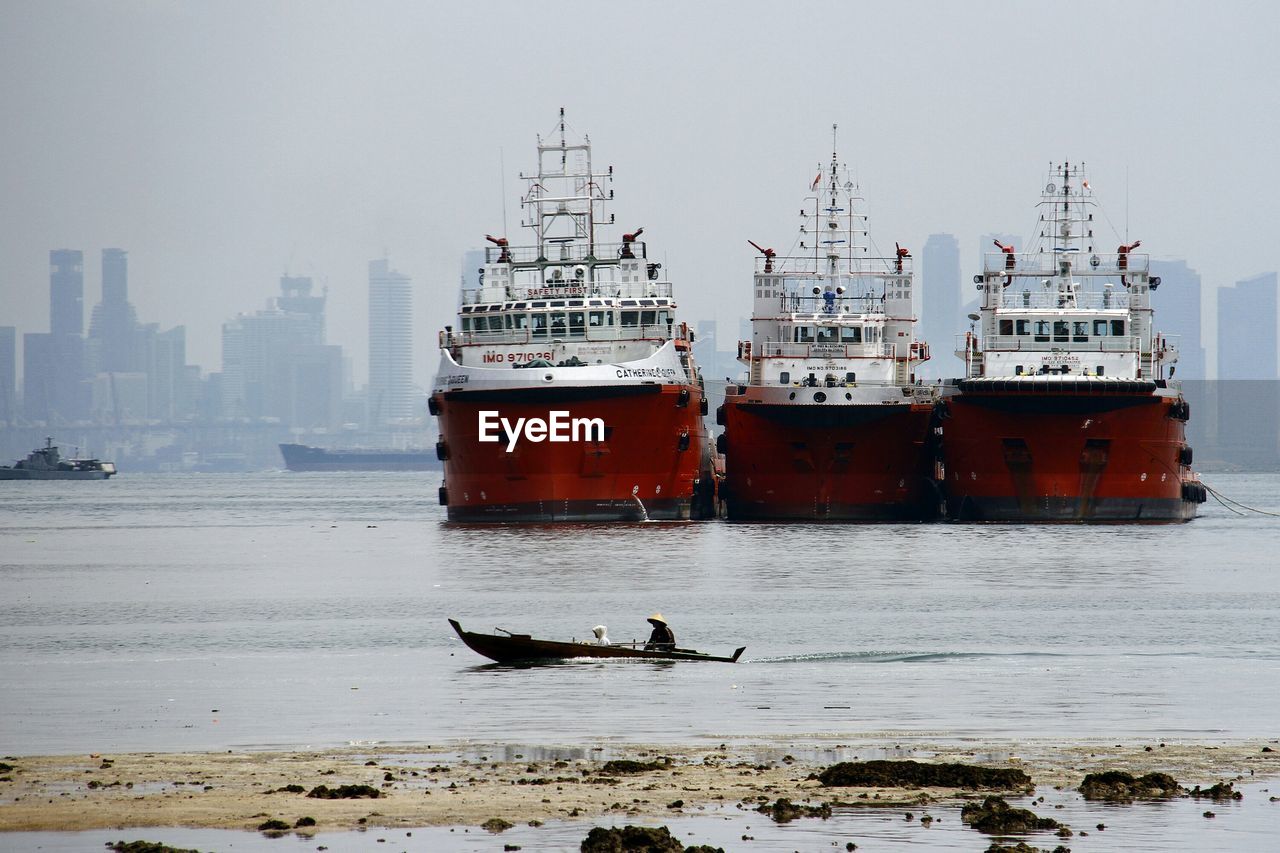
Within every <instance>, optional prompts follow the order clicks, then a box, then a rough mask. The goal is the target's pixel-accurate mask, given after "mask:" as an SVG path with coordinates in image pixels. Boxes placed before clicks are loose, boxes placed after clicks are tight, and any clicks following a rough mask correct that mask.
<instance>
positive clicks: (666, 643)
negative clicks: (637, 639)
mask: <svg viewBox="0 0 1280 853" xmlns="http://www.w3.org/2000/svg"><path fill="white" fill-rule="evenodd" d="M649 624H650V625H652V626H653V633H652V634H650V635H649V642H647V643H645V644H644V647H645V650H646V651H655V652H669V651H671V650H672V649H674V648H675V647H676V635H675V633H674V632H673V631H672V630H671V626H670V625H668V624H667V620H666V619H664V618H663V617H662V614H661V613H655V614H653V615H652V616H650V617H649Z"/></svg>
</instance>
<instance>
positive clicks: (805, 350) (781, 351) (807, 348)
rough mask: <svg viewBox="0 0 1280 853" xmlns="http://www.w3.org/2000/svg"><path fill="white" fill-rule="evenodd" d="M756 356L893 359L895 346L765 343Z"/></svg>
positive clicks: (887, 344) (881, 343)
mask: <svg viewBox="0 0 1280 853" xmlns="http://www.w3.org/2000/svg"><path fill="white" fill-rule="evenodd" d="M754 354H755V355H756V356H758V357H760V358H823V359H828V358H892V357H893V355H894V345H893V344H891V343H888V342H885V341H880V342H878V343H871V344H853V343H791V342H789V341H765V342H764V343H763V344H761V345H760V347H759V349H758V350H757V351H756V352H755V353H754Z"/></svg>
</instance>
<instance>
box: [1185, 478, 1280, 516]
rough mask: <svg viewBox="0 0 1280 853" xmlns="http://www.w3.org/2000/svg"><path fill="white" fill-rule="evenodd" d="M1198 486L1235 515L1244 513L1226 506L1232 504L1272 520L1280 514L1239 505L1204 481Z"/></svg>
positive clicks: (1236, 501) (1238, 502)
mask: <svg viewBox="0 0 1280 853" xmlns="http://www.w3.org/2000/svg"><path fill="white" fill-rule="evenodd" d="M1200 485H1202V486H1204V488H1205V491H1207V492H1208V493H1209V494H1211V495H1213V497H1214V499H1215V500H1217V501H1218V503H1220V504H1222V505H1223V506H1225V507H1227V509H1229V510H1231V511H1232V512H1234V513H1235V514H1236V515H1244V513H1243V512H1240V511H1239V510H1236V509H1234V508H1233V507H1232V506H1228V504H1234V505H1235V506H1238V507H1240V509H1247V510H1248V511H1249V512H1256V513H1257V514H1258V515H1269V516H1271V517H1272V518H1280V512H1268V511H1267V510H1265V509H1258V508H1257V507H1253V506H1249V505H1248V504H1242V503H1240V501H1238V500H1235V499H1234V498H1229V497H1227V496H1226V495H1224V494H1222V493H1221V492H1219V491H1218V490H1217V489H1215V488H1213V487H1212V486H1210V485H1209V484H1208V483H1206V482H1205V481H1204V480H1201V481H1200Z"/></svg>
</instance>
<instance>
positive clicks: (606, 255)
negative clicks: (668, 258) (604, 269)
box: [484, 237, 649, 267]
mask: <svg viewBox="0 0 1280 853" xmlns="http://www.w3.org/2000/svg"><path fill="white" fill-rule="evenodd" d="M544 242H545V243H546V244H547V245H546V246H545V247H544V248H539V247H537V246H507V247H506V252H507V257H508V258H509V259H510V261H511V263H512V264H514V265H515V266H517V267H524V266H543V265H547V264H616V263H617V262H618V261H619V260H620V259H621V258H622V253H623V247H624V246H625V245H627V244H625V243H596V244H595V245H594V246H588V245H587V244H586V243H585V242H582V241H580V240H579V239H577V238H569V237H548V238H546V240H545V241H544ZM630 245H631V255H632V257H635V258H640V259H642V260H643V259H645V258H648V257H649V248H648V246H646V245H645V243H644V241H642V240H636V241H634V242H632V243H631V244H630ZM502 252H503V247H501V246H485V249H484V262H485V263H486V264H497V263H502V261H501V260H500V258H502Z"/></svg>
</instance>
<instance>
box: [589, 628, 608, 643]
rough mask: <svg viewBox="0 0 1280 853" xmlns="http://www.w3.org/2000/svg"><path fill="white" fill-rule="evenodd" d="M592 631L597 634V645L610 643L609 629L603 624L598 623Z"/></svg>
mask: <svg viewBox="0 0 1280 853" xmlns="http://www.w3.org/2000/svg"><path fill="white" fill-rule="evenodd" d="M591 633H593V634H595V635H596V645H597V646H607V645H609V629H608V628H606V627H605V626H603V625H597V626H595V627H594V628H592V629H591Z"/></svg>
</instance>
